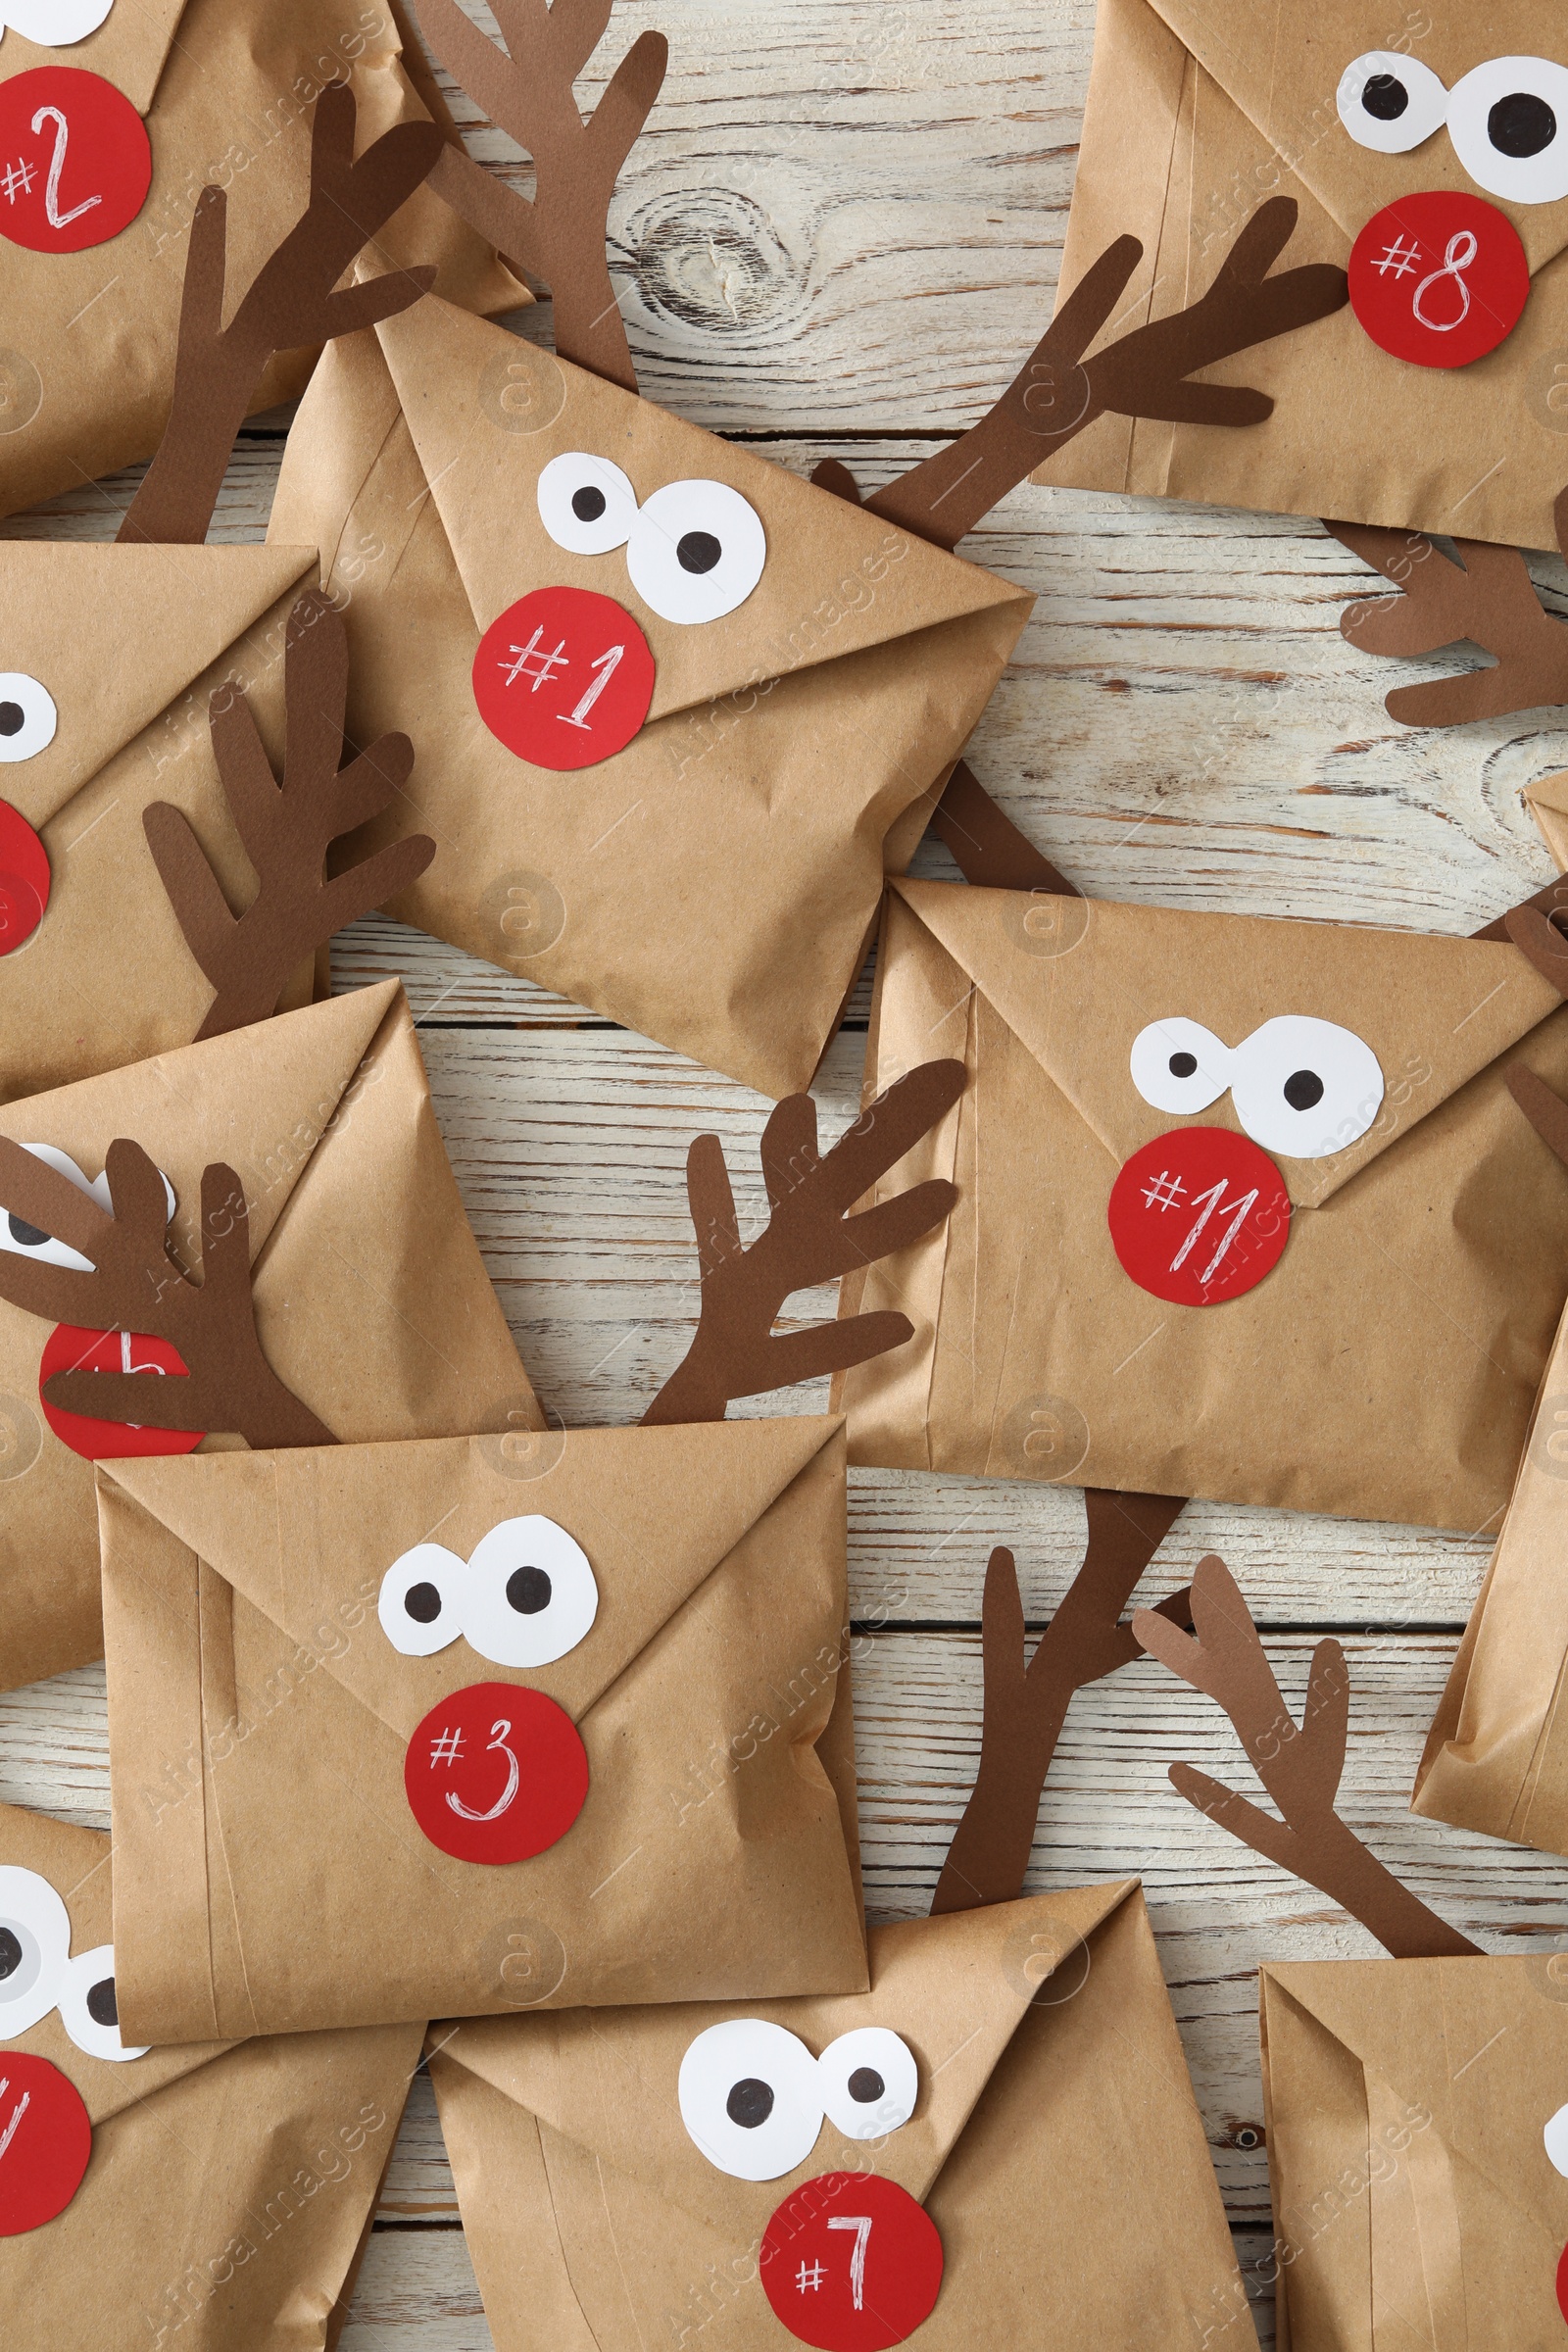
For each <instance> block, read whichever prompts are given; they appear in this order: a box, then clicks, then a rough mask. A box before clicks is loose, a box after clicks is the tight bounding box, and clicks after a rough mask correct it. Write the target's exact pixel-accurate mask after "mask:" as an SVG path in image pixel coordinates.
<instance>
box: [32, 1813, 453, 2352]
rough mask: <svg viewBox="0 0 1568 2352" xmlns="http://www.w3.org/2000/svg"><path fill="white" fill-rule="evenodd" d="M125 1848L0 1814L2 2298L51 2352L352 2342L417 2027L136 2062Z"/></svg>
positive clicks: (257, 2348) (280, 2040)
mask: <svg viewBox="0 0 1568 2352" xmlns="http://www.w3.org/2000/svg"><path fill="white" fill-rule="evenodd" d="M109 1928H110V1849H109V1839H108V1838H105V1837H104V1836H103V1835H102V1834H101V1833H100V1832H98V1831H96V1830H87V1829H81V1828H78V1827H75V1826H73V1825H68V1824H67V1823H65V1822H60V1821H50V1820H47V1819H45V1818H43V1817H42V1816H40V1815H37V1814H31V1813H25V1812H22V1811H20V1810H19V1809H18V1808H17V1807H15V1806H13V1805H0V1954H3V1955H4V1958H5V1960H6V1961H7V1962H8V1963H9V1965H8V1966H6V1967H5V1968H4V1970H3V1972H0V2297H3V2300H4V2308H5V2313H6V2326H7V2332H8V2335H10V2336H11V2338H12V2339H13V2340H14V2341H16V2342H18V2343H24V2342H25V2343H32V2344H38V2345H44V2344H47V2345H48V2346H49V2347H50V2352H132V2347H134V2348H135V2352H141V2347H143V2346H147V2345H151V2346H154V2347H163V2346H167V2345H170V2344H175V2343H177V2344H184V2345H190V2346H192V2347H197V2348H199V2352H231V2347H233V2346H234V2345H236V2344H244V2345H245V2346H246V2347H247V2352H315V2348H325V2352H329V2348H330V2347H331V2346H332V2345H333V2344H335V2343H336V2341H337V2338H338V2334H339V2332H340V2331H341V2329H342V2327H343V2324H344V2321H345V2319H346V2318H347V2313H348V2301H349V2294H350V2291H351V2289H352V2285H353V2278H354V2274H355V2271H356V2269H357V2266H358V2261H359V2256H360V2252H361V2250H362V2247H363V2244H364V2241H365V2238H366V2236H367V2235H368V2230H369V2226H370V2218H371V2215H372V2213H373V2211H374V2208H375V2202H376V2193H377V2190H378V2189H379V2186H380V2183H381V2179H382V2176H383V2174H384V2172H385V2170H386V2165H387V2161H388V2159H389V2157H390V2156H391V2153H392V2143H393V2141H394V2140H395V2138H396V2137H397V2129H398V2119H399V2117H400V2116H401V2114H402V2112H403V2104H404V2100H405V2098H406V2096H407V2093H408V2086H409V2083H410V2082H411V2081H412V2080H413V2076H414V2071H415V2068H416V2067H417V2064H418V2058H419V2040H420V2033H419V2029H418V2028H417V2027H409V2026H381V2027H372V2028H369V2029H367V2030H366V2031H364V2032H361V2033H357V2034H310V2035H305V2034H293V2035H289V2036H279V2037H277V2038H274V2039H272V2040H269V2041H264V2042H248V2043H243V2044H241V2045H240V2046H239V2047H237V2048H236V2047H234V2046H232V2045H228V2044H222V2043H213V2042H209V2043H207V2044H205V2045H203V2046H196V2047H187V2048H181V2049H167V2050H151V2051H145V2052H137V2051H136V2050H135V2048H134V2046H132V2047H130V2048H127V2047H126V2045H125V2044H124V2043H123V2041H122V2038H121V2035H120V2032H119V2029H118V2026H117V2024H116V2013H115V1956H114V1952H113V1949H112V1948H111V1946H110V1942H109Z"/></svg>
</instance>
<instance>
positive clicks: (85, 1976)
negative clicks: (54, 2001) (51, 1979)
mask: <svg viewBox="0 0 1568 2352" xmlns="http://www.w3.org/2000/svg"><path fill="white" fill-rule="evenodd" d="M60 2020H61V2023H62V2025H63V2026H64V2027H65V2029H66V2032H67V2033H68V2034H70V2035H71V2038H72V2040H73V2042H74V2043H75V2045H76V2047H77V2049H78V2050H81V2051H83V2052H84V2053H85V2055H86V2056H87V2057H89V2058H107V2059H109V2060H110V2061H111V2063H113V2064H115V2065H118V2064H119V2063H120V2061H121V2060H122V2059H124V2058H145V2057H146V2055H147V2051H146V2048H145V2046H144V2047H143V2048H141V2049H139V2050H128V2049H126V2047H125V2045H124V2043H123V2041H122V2040H121V2038H120V2006H119V2003H118V2002H117V2000H116V1998H115V1947H114V1945H113V1944H112V1943H101V1944H99V1946H98V1948H97V1950H96V1951H92V1952H78V1953H77V1955H76V1957H75V1959H74V1960H73V1961H70V1962H69V1963H68V1964H67V1968H66V1973H65V1979H64V1982H63V1983H62V1985H61V1987H60Z"/></svg>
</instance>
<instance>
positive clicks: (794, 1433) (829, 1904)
mask: <svg viewBox="0 0 1568 2352" xmlns="http://www.w3.org/2000/svg"><path fill="white" fill-rule="evenodd" d="M530 1473H532V1475H530ZM99 1507H100V1523H101V1528H102V1540H103V1557H104V1595H105V1633H106V1641H107V1645H108V1652H109V1713H110V1765H111V1780H112V1786H113V1791H114V1817H115V1837H116V1890H115V1901H116V1906H117V1908H116V1919H115V1930H116V1946H117V1951H118V1954H119V1959H120V1985H121V1995H120V1997H121V2007H122V2012H123V2016H124V2018H125V2021H126V2030H127V2032H135V2033H137V2034H144V2035H145V2036H147V2037H148V2038H149V2039H151V2040H152V2041H154V2042H158V2043H163V2042H166V2041H177V2040H182V2039H185V2038H188V2037H189V2035H190V2034H191V2032H192V2026H193V2021H195V2031H196V2032H197V2033H198V2034H232V2033H234V2032H235V2031H236V2027H237V2021H239V2020H243V2021H244V2031H246V2032H252V2033H262V2034H277V2033H288V2032H292V2031H294V2030H296V2029H301V2028H307V2027H324V2026H333V2025H346V2024H350V2023H354V2024H359V2023H368V2022H372V2021H376V2022H379V2021H385V2020H401V2019H420V2020H422V2019H424V2018H426V2017H428V2016H431V2015H433V2014H436V2013H440V2014H443V2015H444V2014H448V2013H451V2014H472V2015H482V2014H485V2013H488V2012H490V2011H494V2010H504V2009H506V2008H508V2007H509V2006H510V2005H511V2002H512V1999H513V1993H514V1985H515V1979H516V1977H517V1975H518V1973H519V1972H520V1971H524V1970H527V1971H529V1972H531V1981H532V1982H533V1983H534V1985H535V1987H536V1989H540V1990H541V1997H543V1998H545V1999H547V2000H549V2001H550V2002H551V2003H552V2004H553V2005H558V2006H564V2005H572V2006H577V2005H582V2004H589V2003H593V2004H600V2003H605V2002H623V2001H675V2000H689V1999H693V1998H696V1997H700V1996H701V1997H714V1998H716V1997H723V1996H725V1995H732V1994H739V1993H740V1992H741V1991H742V1989H743V1988H745V1989H746V1990H747V1991H754V1990H755V1991H757V1992H759V1993H767V1994H783V1993H788V1992H797V1991H804V1990H807V1989H821V1990H835V1991H853V1990H855V1989H857V1988H858V1987H859V1986H861V1985H864V1983H865V1953H864V1947H863V1942H862V1935H861V1925H860V1917H859V1900H858V1870H857V1865H856V1862H855V1858H854V1857H855V1853H856V1831H855V1763H854V1744H853V1733H852V1726H851V1701H850V1684H849V1672H848V1667H847V1664H845V1663H844V1662H843V1659H842V1642H843V1637H844V1629H845V1625H846V1619H847V1605H846V1597H845V1493H844V1438H843V1425H842V1423H840V1422H838V1421H836V1420H832V1419H824V1418H822V1417H819V1416H814V1415H812V1416H807V1417H804V1418H799V1419H791V1420H777V1421H744V1422H736V1423H734V1424H726V1423H717V1424H714V1425H711V1426H702V1425H698V1426H694V1427H689V1428H682V1427H675V1428H668V1429H636V1430H584V1431H572V1432H569V1433H557V1435H556V1437H555V1439H554V1440H553V1441H546V1442H545V1443H544V1444H543V1446H541V1447H539V1448H536V1449H535V1451H534V1452H533V1453H532V1454H530V1455H526V1456H524V1457H523V1459H522V1460H521V1461H520V1462H519V1461H518V1459H517V1458H515V1455H514V1454H513V1453H511V1452H509V1451H508V1449H507V1448H506V1446H505V1443H504V1442H502V1443H499V1444H498V1442H497V1441H496V1440H495V1439H493V1438H491V1439H484V1438H479V1439H444V1440H439V1441H435V1442H429V1443H423V1444H414V1445H409V1444H404V1445H397V1446H337V1447H328V1448H324V1449H319V1450H318V1449H313V1448H310V1447H302V1448H300V1449H298V1450H295V1451H287V1452H277V1453H243V1454H242V1453H229V1454H215V1455H212V1456H208V1457H202V1456H196V1457H194V1458H190V1459H186V1460H183V1461H162V1462H160V1461H117V1462H113V1463H110V1462H106V1463H104V1464H102V1465H101V1479H100V1487H99ZM539 1661H542V1662H539ZM302 1918H309V1920H310V1922H311V1933H310V1935H309V1936H308V1937H303V1938H302V1937H301V1936H300V1934H299V1922H300V1921H301V1919H302ZM541 1988H542V1989H541Z"/></svg>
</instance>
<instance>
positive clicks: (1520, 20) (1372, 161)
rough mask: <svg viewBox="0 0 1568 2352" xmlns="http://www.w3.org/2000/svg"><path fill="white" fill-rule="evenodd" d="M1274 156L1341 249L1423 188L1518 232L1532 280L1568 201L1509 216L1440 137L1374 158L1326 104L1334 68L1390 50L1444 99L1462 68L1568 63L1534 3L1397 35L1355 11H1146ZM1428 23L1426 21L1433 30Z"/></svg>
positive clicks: (1561, 234) (1554, 247)
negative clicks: (1471, 205)
mask: <svg viewBox="0 0 1568 2352" xmlns="http://www.w3.org/2000/svg"><path fill="white" fill-rule="evenodd" d="M1152 6H1153V7H1154V9H1155V10H1156V11H1157V13H1158V15H1159V16H1160V17H1162V18H1163V19H1164V21H1165V23H1166V24H1167V25H1169V26H1170V29H1171V30H1172V32H1174V33H1175V34H1176V36H1177V38H1178V39H1179V40H1180V41H1182V42H1183V43H1184V45H1185V46H1186V47H1187V48H1188V49H1189V50H1191V52H1192V54H1193V55H1194V56H1195V57H1196V58H1197V59H1198V61H1199V63H1200V65H1201V66H1202V68H1203V69H1204V71H1205V73H1209V74H1210V75H1211V76H1212V77H1213V79H1214V80H1215V81H1217V82H1218V84H1219V86H1220V88H1221V89H1222V90H1223V91H1224V92H1225V93H1226V95H1227V97H1229V98H1231V99H1232V100H1234V102H1235V104H1236V105H1237V106H1239V107H1240V108H1241V110H1242V112H1243V114H1244V115H1246V116H1247V117H1248V119H1249V121H1250V122H1251V123H1254V124H1255V125H1256V127H1257V129H1258V130H1260V131H1261V132H1262V134H1263V136H1264V137H1265V138H1266V139H1267V140H1268V141H1269V143H1270V145H1271V146H1272V147H1273V148H1274V149H1275V151H1276V153H1277V154H1279V155H1280V156H1281V157H1283V159H1284V161H1285V162H1286V163H1287V164H1288V165H1289V166H1290V168H1291V170H1292V171H1293V172H1296V174H1297V175H1298V177H1299V179H1300V180H1301V181H1302V182H1303V184H1304V185H1305V186H1306V187H1307V188H1309V189H1310V190H1311V192H1312V194H1313V195H1314V196H1315V197H1316V198H1317V200H1318V202H1319V204H1321V205H1322V206H1323V207H1324V209H1325V211H1326V212H1328V213H1329V214H1330V215H1331V216H1332V218H1333V219H1334V220H1335V221H1338V223H1339V225H1340V226H1341V228H1343V229H1344V231H1345V233H1346V235H1347V237H1349V238H1351V239H1353V238H1354V237H1355V236H1356V235H1357V233H1358V232H1359V230H1360V229H1361V227H1362V226H1363V225H1364V223H1365V222H1366V221H1370V220H1371V218H1372V216H1373V215H1374V213H1378V212H1381V211H1382V209H1383V207H1384V206H1385V205H1387V204H1392V203H1394V201H1395V200H1396V199H1397V197H1399V196H1405V195H1410V194H1412V193H1414V192H1415V191H1416V190H1418V189H1424V188H1456V189H1461V190H1463V191H1465V192H1466V193H1467V194H1470V195H1480V194H1485V195H1486V200H1487V202H1488V203H1489V204H1494V205H1495V206H1496V208H1497V210H1498V211H1499V212H1502V213H1505V214H1506V215H1507V217H1508V219H1509V220H1510V221H1512V222H1513V225H1514V227H1515V228H1516V229H1517V230H1518V232H1519V236H1520V239H1521V241H1522V242H1523V245H1524V248H1525V252H1526V254H1527V255H1528V257H1529V261H1530V267H1531V270H1532V271H1534V270H1539V269H1541V268H1542V266H1543V264H1544V263H1546V262H1549V261H1550V260H1551V258H1552V256H1553V255H1554V254H1557V253H1560V252H1561V251H1562V248H1563V246H1564V244H1565V243H1568V198H1563V199H1561V200H1560V201H1559V202H1557V203H1555V204H1511V203H1508V202H1506V201H1505V200H1504V199H1502V198H1501V197H1498V196H1494V195H1492V194H1491V193H1490V192H1488V191H1485V190H1482V189H1479V188H1478V187H1477V184H1476V182H1475V181H1474V180H1473V179H1472V178H1471V177H1470V175H1469V173H1468V172H1466V171H1465V169H1464V167H1463V165H1462V164H1461V163H1460V161H1459V158H1458V156H1457V154H1456V153H1455V152H1454V148H1453V145H1452V142H1451V141H1450V139H1449V137H1448V133H1447V131H1446V129H1445V128H1443V127H1441V126H1440V128H1439V129H1438V130H1437V131H1436V132H1435V133H1434V134H1433V135H1432V137H1430V138H1429V139H1426V140H1424V141H1423V142H1422V144H1421V145H1420V146H1418V147H1416V148H1413V149H1411V150H1409V151H1408V152H1406V153H1405V154H1403V155H1381V154H1379V153H1377V152H1376V151H1375V150H1374V149H1372V148H1369V147H1362V146H1360V145H1358V144H1357V142H1356V141H1355V140H1354V139H1352V138H1351V137H1350V135H1349V133H1348V130H1347V129H1346V128H1345V125H1344V124H1343V123H1341V121H1340V118H1339V111H1338V108H1337V107H1336V104H1335V95H1336V92H1337V91H1338V89H1339V86H1340V77H1341V75H1342V74H1343V73H1344V72H1345V70H1346V68H1347V67H1348V66H1349V65H1351V64H1353V62H1354V61H1355V59H1356V58H1358V57H1363V56H1365V55H1366V53H1367V52H1368V51H1369V50H1373V49H1384V48H1387V47H1388V46H1390V44H1391V43H1392V44H1394V45H1395V46H1397V48H1398V49H1399V50H1400V51H1401V52H1404V53H1408V54H1409V55H1410V56H1412V57H1414V58H1415V59H1416V60H1417V61H1418V62H1419V63H1421V64H1422V65H1426V66H1430V67H1431V68H1432V71H1433V72H1434V73H1436V74H1437V76H1438V78H1439V80H1440V81H1442V82H1443V84H1444V86H1445V87H1446V89H1448V90H1450V91H1451V90H1452V88H1453V85H1454V83H1455V82H1456V81H1458V80H1459V79H1460V77H1461V76H1462V75H1463V74H1465V73H1469V72H1470V70H1471V68H1472V67H1474V66H1480V65H1485V64H1487V63H1488V62H1489V61H1490V60H1491V59H1493V58H1498V57H1540V56H1542V55H1543V54H1545V55H1547V56H1549V57H1553V58H1555V59H1557V60H1558V62H1568V49H1565V48H1564V45H1563V42H1562V39H1561V34H1560V28H1559V26H1558V25H1557V23H1556V22H1555V21H1554V20H1553V19H1552V17H1551V16H1550V14H1549V13H1548V12H1545V11H1544V10H1543V9H1542V7H1541V5H1540V0H1489V4H1488V6H1487V7H1486V8H1485V9H1469V8H1450V9H1443V10H1440V11H1434V12H1427V11H1422V12H1421V17H1420V23H1419V26H1417V23H1416V19H1415V18H1414V17H1413V16H1412V17H1411V18H1410V19H1409V21H1408V24H1404V23H1400V22H1399V21H1398V18H1397V12H1393V13H1390V12H1384V13H1382V14H1380V13H1379V12H1378V11H1377V10H1375V9H1372V8H1369V7H1368V6H1367V5H1366V0H1323V4H1322V5H1321V6H1315V7H1312V8H1302V7H1300V6H1299V5H1298V0H1152ZM1434 18H1435V19H1436V21H1434Z"/></svg>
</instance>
